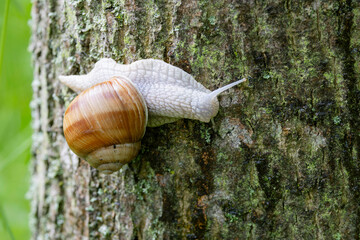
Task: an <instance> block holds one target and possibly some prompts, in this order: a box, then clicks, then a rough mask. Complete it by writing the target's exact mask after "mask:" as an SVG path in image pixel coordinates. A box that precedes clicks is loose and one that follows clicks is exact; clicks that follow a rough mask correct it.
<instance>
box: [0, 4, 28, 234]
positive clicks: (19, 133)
mask: <svg viewBox="0 0 360 240" xmlns="http://www.w3.org/2000/svg"><path fill="white" fill-rule="evenodd" d="M7 2H8V0H5V1H0V30H1V31H0V32H3V30H4V26H5V24H6V25H7V29H6V31H5V34H4V37H3V38H2V39H0V42H3V41H4V40H5V42H3V43H4V45H3V46H4V52H3V64H2V66H0V74H1V75H0V239H5V240H7V239H29V238H30V231H29V211H30V203H29V200H27V199H26V196H25V195H26V193H27V191H28V189H29V185H30V174H29V159H30V146H31V133H32V130H31V125H30V124H31V112H30V106H29V105H30V101H31V97H32V89H31V81H32V69H31V53H30V52H28V45H29V43H30V27H29V24H28V23H29V19H30V10H31V3H30V0H11V1H9V3H10V4H9V11H8V13H9V14H8V18H7V19H6V18H5V6H6V3H7ZM0 62H1V61H0Z"/></svg>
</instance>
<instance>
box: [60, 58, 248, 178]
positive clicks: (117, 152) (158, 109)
mask: <svg viewBox="0 0 360 240" xmlns="http://www.w3.org/2000/svg"><path fill="white" fill-rule="evenodd" d="M59 79H60V81H61V82H62V83H63V84H65V85H66V86H68V87H69V88H71V89H72V90H73V91H75V92H77V93H79V95H78V96H77V97H76V98H75V99H74V100H73V101H72V102H71V103H70V105H69V107H68V108H67V110H66V112H65V115H64V122H63V130H64V135H65V139H66V141H67V143H68V145H69V147H70V149H71V150H72V151H73V152H74V153H75V154H77V155H78V156H79V157H81V158H83V159H85V160H87V161H88V162H89V164H90V165H91V166H93V167H95V168H97V169H98V170H100V171H101V172H103V173H108V174H109V173H112V172H115V171H118V170H119V169H120V168H121V167H122V166H123V165H124V164H126V163H128V162H130V161H131V160H132V159H133V158H135V157H136V155H137V154H138V152H139V150H140V144H141V143H140V141H141V138H142V137H143V136H144V134H145V129H146V127H157V126H161V125H163V124H166V123H170V122H174V121H176V120H178V119H181V118H189V119H196V120H200V121H202V122H209V121H210V119H211V118H213V117H214V116H215V115H216V114H217V113H218V110H219V102H218V100H217V96H218V95H219V94H220V93H221V92H223V91H225V90H227V89H229V88H231V87H233V86H235V85H237V84H239V83H242V82H244V81H246V79H245V78H244V79H241V80H239V81H236V82H234V83H231V84H228V85H226V86H224V87H222V88H219V89H217V90H215V91H210V90H208V89H206V88H205V87H204V86H203V85H201V84H200V83H198V82H197V81H196V80H195V79H194V78H193V77H192V76H191V75H190V74H188V73H186V72H185V71H183V70H182V69H180V68H178V67H175V66H172V65H170V64H168V63H165V62H164V61H161V60H155V59H144V60H139V61H136V62H133V63H132V64H128V65H126V64H117V63H116V62H115V61H114V60H112V59H109V58H104V59H101V60H99V61H98V62H97V63H96V64H95V66H94V69H93V70H91V71H90V72H89V73H88V74H86V75H70V76H60V77H59ZM119 115H124V116H119ZM132 131H134V132H136V134H135V133H134V134H133V133H132Z"/></svg>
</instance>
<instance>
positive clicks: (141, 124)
mask: <svg viewBox="0 0 360 240" xmlns="http://www.w3.org/2000/svg"><path fill="white" fill-rule="evenodd" d="M146 124H147V107H146V103H145V100H144V99H143V97H142V96H141V94H140V93H139V92H138V90H137V89H136V87H135V86H134V85H133V84H132V83H131V81H130V80H129V79H127V78H125V77H113V78H111V80H109V81H105V82H102V83H99V84H96V85H94V86H93V87H91V88H89V89H87V90H85V91H83V92H82V93H81V94H80V95H78V96H77V97H76V98H75V99H74V100H73V101H72V102H71V103H70V105H69V107H68V108H67V110H66V112H65V115H64V121H63V129H64V135H65V139H66V141H67V143H68V145H69V147H70V149H71V150H72V151H73V152H74V153H75V154H76V155H78V156H79V157H81V158H83V159H85V160H86V161H88V162H89V164H90V165H91V166H93V167H95V168H97V169H98V170H100V171H101V172H103V173H112V172H115V171H118V170H119V169H120V168H121V167H122V166H123V165H124V164H126V163H128V162H130V161H131V160H133V159H134V158H135V157H136V155H137V154H138V152H139V150H140V146H141V143H140V142H141V139H142V137H143V136H144V134H145V129H146Z"/></svg>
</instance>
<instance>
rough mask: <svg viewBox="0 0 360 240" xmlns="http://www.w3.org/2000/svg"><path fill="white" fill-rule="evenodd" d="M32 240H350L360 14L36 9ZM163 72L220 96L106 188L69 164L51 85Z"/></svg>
mask: <svg viewBox="0 0 360 240" xmlns="http://www.w3.org/2000/svg"><path fill="white" fill-rule="evenodd" d="M32 15H33V19H32V24H31V25H32V28H33V38H32V45H31V49H32V51H33V56H34V67H35V71H34V73H35V75H34V82H33V88H34V100H33V102H32V109H33V118H34V144H33V154H34V159H33V164H32V173H33V183H32V189H31V193H32V219H33V220H32V228H33V238H34V239H87V238H90V239H260V238H263V239H359V238H360V205H359V199H360V165H359V141H360V139H359V138H360V137H359V120H358V118H359V109H360V105H359V99H360V93H359V71H360V6H359V2H358V1H356V0H353V1H351V0H337V1H335V0H334V1H325V0H324V1H321V0H317V1H289V0H284V1H282V0H267V1H265V0H264V1H235V0H233V1H231V0H207V1H193V0H157V1H137V0H118V1H115V0H109V1H98V0H87V1H85V0H71V1H64V0H62V1H61V0H58V1H55V0H42V1H40V0H34V3H33V14H32ZM101 57H111V58H113V59H114V60H116V61H118V62H122V63H131V62H133V61H135V60H138V59H143V58H157V59H163V60H165V61H166V62H169V63H171V64H173V65H176V66H178V67H180V68H182V69H184V70H185V71H187V72H188V73H190V74H192V75H193V76H194V77H195V78H196V79H197V80H198V81H199V82H201V83H202V84H203V85H204V86H206V87H207V88H209V89H211V90H212V89H216V88H218V87H219V86H223V85H225V84H227V83H229V82H232V81H235V80H237V79H239V78H240V77H243V76H251V77H252V78H251V79H250V81H248V82H247V83H246V84H243V85H242V86H240V87H236V88H234V89H231V90H229V91H228V92H226V93H224V94H222V95H221V96H220V97H219V100H220V105H221V107H220V112H219V114H218V115H217V116H216V117H215V118H214V121H213V122H212V123H209V124H206V123H201V122H198V121H192V120H180V121H178V122H176V123H173V124H167V125H164V126H162V127H158V128H148V129H147V133H146V134H145V137H144V139H143V145H142V151H141V153H140V155H139V156H138V157H137V158H136V160H134V161H133V162H132V163H131V164H129V165H127V166H125V167H124V168H122V170H121V171H120V172H118V173H115V174H112V175H110V176H103V175H100V174H99V173H98V171H96V170H95V169H93V168H90V167H89V166H88V164H87V163H86V162H84V161H83V160H80V159H78V158H77V157H76V156H75V155H74V154H72V153H71V152H70V151H69V148H68V146H67V144H66V142H65V139H64V136H63V133H62V116H63V113H64V110H65V108H66V106H67V105H68V104H69V102H70V101H71V100H72V99H73V98H74V96H75V94H74V93H73V92H71V91H70V90H69V89H68V88H66V87H65V86H63V85H61V84H60V83H59V81H58V79H57V77H58V76H59V75H60V74H78V73H82V74H83V73H86V72H87V71H89V70H90V69H91V68H92V66H93V64H94V63H95V62H96V61H97V60H98V59H99V58H101Z"/></svg>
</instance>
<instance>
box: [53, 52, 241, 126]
mask: <svg viewBox="0 0 360 240" xmlns="http://www.w3.org/2000/svg"><path fill="white" fill-rule="evenodd" d="M113 76H124V77H127V78H129V79H130V80H131V81H132V82H133V84H134V85H135V86H136V87H137V89H138V90H139V92H140V93H141V94H142V95H143V97H144V99H145V101H146V104H147V107H148V112H149V120H148V123H147V126H148V127H157V126H161V125H163V124H166V123H169V122H174V121H176V120H178V119H180V118H188V119H195V120H200V121H202V122H209V121H210V119H211V118H213V117H214V116H215V115H216V114H217V112H218V110H219V102H218V100H217V96H218V95H219V94H220V93H222V92H223V91H225V90H227V89H229V88H231V87H233V86H235V85H237V84H239V83H241V82H244V81H246V79H241V80H239V81H237V82H234V83H231V84H229V85H226V86H224V87H222V88H219V89H217V90H215V91H213V92H211V91H210V90H208V89H206V88H205V87H204V86H203V85H202V84H200V83H199V82H197V81H196V80H195V79H194V78H193V77H192V76H191V75H190V74H188V73H186V72H185V71H183V70H182V69H180V68H178V67H175V66H172V65H170V64H168V63H165V62H164V61H161V60H155V59H143V60H139V61H136V62H133V63H132V64H118V63H116V62H115V61H114V60H112V59H110V58H103V59H101V60H99V61H98V62H97V63H96V64H95V66H94V69H93V70H91V71H90V72H89V73H88V74H86V75H71V76H60V77H59V79H60V81H61V82H62V83H64V84H65V85H67V86H68V87H69V88H71V89H72V90H74V91H75V92H77V93H80V92H82V91H84V90H85V89H88V88H90V87H91V86H93V85H95V84H97V83H101V82H104V81H107V80H109V79H110V78H111V77H113Z"/></svg>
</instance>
